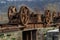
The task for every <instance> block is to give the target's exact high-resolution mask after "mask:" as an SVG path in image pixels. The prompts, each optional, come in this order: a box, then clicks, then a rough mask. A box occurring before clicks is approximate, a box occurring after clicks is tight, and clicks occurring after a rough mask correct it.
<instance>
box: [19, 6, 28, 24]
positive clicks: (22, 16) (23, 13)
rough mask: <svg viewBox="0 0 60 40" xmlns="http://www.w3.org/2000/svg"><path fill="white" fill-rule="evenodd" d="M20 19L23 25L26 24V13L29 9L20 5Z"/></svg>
mask: <svg viewBox="0 0 60 40" xmlns="http://www.w3.org/2000/svg"><path fill="white" fill-rule="evenodd" d="M19 13H20V19H21V22H22V24H23V25H27V24H28V18H29V17H28V14H29V9H28V8H27V7H26V6H21V8H20V11H19Z"/></svg>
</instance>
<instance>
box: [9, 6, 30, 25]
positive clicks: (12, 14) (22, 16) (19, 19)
mask: <svg viewBox="0 0 60 40" xmlns="http://www.w3.org/2000/svg"><path fill="white" fill-rule="evenodd" d="M29 11H30V10H29V9H28V8H27V7H26V6H21V8H20V10H19V12H17V9H16V7H14V6H11V7H9V8H8V18H9V23H11V24H19V23H22V24H23V25H26V24H27V23H28V14H29Z"/></svg>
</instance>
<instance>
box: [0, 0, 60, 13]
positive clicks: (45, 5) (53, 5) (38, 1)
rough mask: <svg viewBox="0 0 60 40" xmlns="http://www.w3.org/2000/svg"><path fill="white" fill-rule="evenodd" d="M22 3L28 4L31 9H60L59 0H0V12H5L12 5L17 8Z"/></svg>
mask: <svg viewBox="0 0 60 40" xmlns="http://www.w3.org/2000/svg"><path fill="white" fill-rule="evenodd" d="M22 4H25V5H27V6H29V7H30V8H31V9H33V10H34V9H35V8H37V9H40V10H41V11H44V10H45V9H49V10H51V11H57V12H58V11H59V10H60V0H0V14H4V13H7V10H8V7H9V6H12V5H14V6H16V8H17V10H19V8H20V5H22Z"/></svg>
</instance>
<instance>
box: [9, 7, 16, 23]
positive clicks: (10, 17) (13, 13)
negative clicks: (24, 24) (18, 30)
mask: <svg viewBox="0 0 60 40" xmlns="http://www.w3.org/2000/svg"><path fill="white" fill-rule="evenodd" d="M16 12H17V9H16V7H15V6H10V7H9V8H8V19H9V23H12V22H13V21H12V19H13V16H15V14H16Z"/></svg>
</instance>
